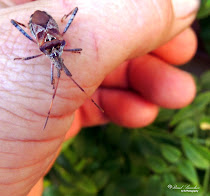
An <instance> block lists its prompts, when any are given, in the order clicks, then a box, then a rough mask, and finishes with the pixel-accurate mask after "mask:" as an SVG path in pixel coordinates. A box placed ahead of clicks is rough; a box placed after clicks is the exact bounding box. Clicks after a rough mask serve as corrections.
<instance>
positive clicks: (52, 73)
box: [50, 63, 55, 89]
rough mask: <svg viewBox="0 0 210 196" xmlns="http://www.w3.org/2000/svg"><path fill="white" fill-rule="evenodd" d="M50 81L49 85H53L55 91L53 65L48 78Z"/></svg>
mask: <svg viewBox="0 0 210 196" xmlns="http://www.w3.org/2000/svg"><path fill="white" fill-rule="evenodd" d="M50 80H51V85H53V89H55V79H54V64H53V63H51V76H50Z"/></svg>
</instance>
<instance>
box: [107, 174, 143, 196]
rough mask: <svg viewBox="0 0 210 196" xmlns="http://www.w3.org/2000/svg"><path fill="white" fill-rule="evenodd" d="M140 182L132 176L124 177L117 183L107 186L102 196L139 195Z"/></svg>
mask: <svg viewBox="0 0 210 196" xmlns="http://www.w3.org/2000/svg"><path fill="white" fill-rule="evenodd" d="M140 191H141V188H140V180H139V178H138V177H134V176H124V177H122V176H121V178H120V179H119V180H118V181H117V182H113V183H111V184H109V185H108V186H107V187H106V189H105V191H104V196H116V195H120V196H128V195H129V196H136V195H140V194H139V192H140Z"/></svg>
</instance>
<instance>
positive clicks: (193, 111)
mask: <svg viewBox="0 0 210 196" xmlns="http://www.w3.org/2000/svg"><path fill="white" fill-rule="evenodd" d="M209 103H210V92H209V91H207V92H204V93H201V94H199V95H198V96H197V97H196V98H195V100H194V102H193V103H192V105H189V106H187V107H185V108H183V109H181V110H179V111H178V112H177V113H176V114H175V115H174V117H173V119H172V121H171V122H170V125H172V126H173V125H176V124H177V123H179V122H180V121H182V120H185V119H187V118H190V117H192V116H196V115H197V114H198V112H201V111H203V110H204V109H205V107H206V106H207V104H209Z"/></svg>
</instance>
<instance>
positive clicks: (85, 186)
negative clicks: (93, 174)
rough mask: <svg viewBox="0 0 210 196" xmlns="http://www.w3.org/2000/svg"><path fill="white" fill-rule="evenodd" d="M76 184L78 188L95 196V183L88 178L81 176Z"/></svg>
mask: <svg viewBox="0 0 210 196" xmlns="http://www.w3.org/2000/svg"><path fill="white" fill-rule="evenodd" d="M75 184H76V186H77V187H78V188H80V189H81V190H83V191H84V192H86V193H90V194H93V193H96V192H97V187H96V185H95V183H94V182H93V181H92V180H91V179H90V178H89V177H87V176H81V177H80V178H78V180H77V181H76V183H75Z"/></svg>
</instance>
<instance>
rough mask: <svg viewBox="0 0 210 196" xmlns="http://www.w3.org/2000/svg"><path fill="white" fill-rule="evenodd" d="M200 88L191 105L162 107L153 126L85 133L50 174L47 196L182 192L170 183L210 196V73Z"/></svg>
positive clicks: (176, 195) (67, 148)
mask: <svg viewBox="0 0 210 196" xmlns="http://www.w3.org/2000/svg"><path fill="white" fill-rule="evenodd" d="M198 87H199V88H198V95H197V97H196V99H195V100H194V102H193V103H192V104H191V105H189V106H187V107H185V108H183V109H181V110H168V109H161V111H160V113H159V116H158V118H157V119H156V121H155V122H154V123H153V124H152V125H150V126H148V127H145V128H141V129H127V128H122V127H118V126H116V125H113V124H109V125H107V126H103V127H95V128H86V129H84V130H83V131H81V132H80V134H79V135H78V136H77V137H75V138H74V139H73V141H72V142H70V144H69V145H65V148H64V149H63V151H62V153H61V154H60V156H59V157H58V159H57V160H56V162H55V164H54V167H53V168H52V169H51V171H50V172H49V174H48V175H47V176H46V178H45V187H46V188H45V191H44V196H58V195H62V196H68V195H69V196H74V195H75V196H80V195H81V196H93V195H98V196H116V195H121V196H137V195H145V196H150V195H154V196H161V195H166V196H169V195H170V196H171V195H173V196H179V195H181V194H183V193H181V192H180V190H179V189H172V187H170V186H175V185H177V186H180V187H181V186H187V185H190V186H191V187H195V186H196V187H197V188H198V193H196V195H197V196H199V195H203V196H206V195H210V189H209V184H210V148H209V147H210V72H206V73H204V74H203V75H202V76H201V78H200V80H199V82H198ZM168 187H169V188H168ZM185 194H186V195H187V193H185ZM191 195H192V193H191Z"/></svg>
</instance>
